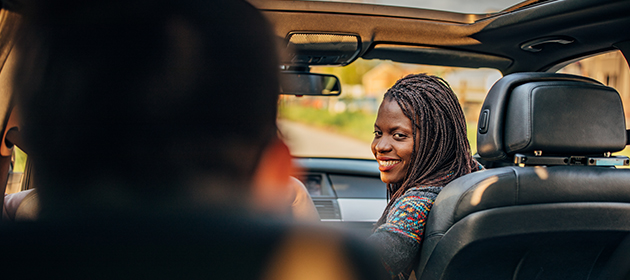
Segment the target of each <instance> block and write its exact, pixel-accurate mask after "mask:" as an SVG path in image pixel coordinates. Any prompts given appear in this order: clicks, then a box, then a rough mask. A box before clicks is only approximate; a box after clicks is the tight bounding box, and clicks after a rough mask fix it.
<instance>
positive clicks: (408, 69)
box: [278, 59, 501, 159]
mask: <svg viewBox="0 0 630 280" xmlns="http://www.w3.org/2000/svg"><path fill="white" fill-rule="evenodd" d="M311 71H312V72H316V73H327V74H334V75H336V76H337V77H339V79H340V80H341V83H342V93H341V95H340V96H338V97H322V96H302V97H299V96H292V95H283V96H281V98H280V104H279V105H280V106H279V114H278V115H279V116H278V125H279V127H280V131H281V134H282V136H283V137H284V139H285V141H286V142H287V144H288V145H289V147H290V148H291V152H292V154H293V155H294V156H297V157H333V158H366V159H373V158H374V156H373V155H372V152H371V150H370V143H371V142H372V139H373V132H374V120H375V119H376V113H377V110H378V107H379V105H380V103H381V101H382V99H383V95H384V94H385V92H386V91H387V89H388V88H389V87H391V86H392V85H394V83H395V82H396V81H397V80H398V79H400V78H402V77H404V76H406V75H408V74H413V73H427V74H431V75H437V76H440V77H442V78H444V79H445V80H446V81H447V82H448V83H449V84H450V85H451V87H452V88H453V91H454V92H455V94H456V95H457V98H458V99H459V102H460V104H461V105H462V108H463V109H464V113H465V115H466V121H467V124H468V139H469V141H470V144H471V148H472V150H473V153H475V152H476V148H477V147H476V143H477V142H476V135H477V134H476V130H477V120H478V117H479V111H480V109H481V105H482V103H483V100H484V98H485V96H486V94H487V93H488V90H489V89H490V87H491V86H492V85H493V84H494V82H496V81H497V80H498V79H499V78H501V73H500V72H499V71H497V70H494V69H485V68H481V69H469V68H457V67H441V66H428V65H417V64H404V63H396V62H391V61H381V60H363V59H359V60H357V61H355V62H353V63H352V64H350V65H348V66H346V67H313V68H312V70H311Z"/></svg>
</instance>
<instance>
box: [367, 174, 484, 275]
mask: <svg viewBox="0 0 630 280" xmlns="http://www.w3.org/2000/svg"><path fill="white" fill-rule="evenodd" d="M481 169H483V166H482V165H481V164H478V167H477V170H481ZM474 171H476V170H474ZM452 175H453V172H450V173H449V174H448V175H447V176H445V177H444V178H441V180H440V181H442V180H443V179H447V178H448V177H450V176H452ZM443 187H444V186H417V187H413V188H410V189H408V190H407V191H406V192H405V193H404V194H403V195H402V196H401V197H399V198H398V199H397V200H396V202H395V203H394V204H393V205H392V206H391V208H390V210H389V213H388V214H387V219H386V221H385V223H384V224H382V225H380V226H379V227H378V228H377V229H376V230H375V231H374V233H373V234H372V235H371V236H370V237H369V239H368V240H369V241H370V242H371V243H372V244H374V245H375V246H376V247H377V249H378V250H379V251H380V253H381V261H382V262H383V265H384V266H385V269H387V271H388V272H389V273H390V276H391V278H392V279H400V280H407V279H409V277H410V275H411V273H412V271H413V269H414V268H415V265H416V264H417V263H418V261H419V259H418V258H419V255H420V254H419V253H420V245H421V243H422V238H423V237H424V227H425V225H426V222H427V218H428V217H429V211H430V210H431V207H432V206H433V203H434V202H435V199H436V198H437V196H438V194H439V193H440V191H442V188H443Z"/></svg>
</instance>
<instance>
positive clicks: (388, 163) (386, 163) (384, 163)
mask: <svg viewBox="0 0 630 280" xmlns="http://www.w3.org/2000/svg"><path fill="white" fill-rule="evenodd" d="M399 162H400V160H379V161H378V164H379V165H381V166H385V167H388V166H392V165H394V164H396V163H399Z"/></svg>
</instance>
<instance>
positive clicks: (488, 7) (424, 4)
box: [306, 0, 523, 14]
mask: <svg viewBox="0 0 630 280" xmlns="http://www.w3.org/2000/svg"><path fill="white" fill-rule="evenodd" d="M306 1H308V0H306ZM317 1H329V2H347V3H367V4H377V5H386V6H400V7H411V8H422V9H431V10H441V11H449V12H457V13H466V14H486V13H494V12H498V11H501V10H505V9H507V8H509V7H511V6H514V5H516V4H518V3H520V2H523V0H474V1H471V0H317Z"/></svg>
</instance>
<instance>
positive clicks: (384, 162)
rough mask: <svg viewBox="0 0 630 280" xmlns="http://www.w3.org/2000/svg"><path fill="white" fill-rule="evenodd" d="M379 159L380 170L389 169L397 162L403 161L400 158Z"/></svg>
mask: <svg viewBox="0 0 630 280" xmlns="http://www.w3.org/2000/svg"><path fill="white" fill-rule="evenodd" d="M377 161H378V170H380V171H381V172H385V171H389V170H390V169H392V168H394V166H396V165H397V164H399V163H400V162H402V161H401V160H399V159H388V160H377Z"/></svg>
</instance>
